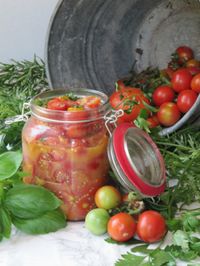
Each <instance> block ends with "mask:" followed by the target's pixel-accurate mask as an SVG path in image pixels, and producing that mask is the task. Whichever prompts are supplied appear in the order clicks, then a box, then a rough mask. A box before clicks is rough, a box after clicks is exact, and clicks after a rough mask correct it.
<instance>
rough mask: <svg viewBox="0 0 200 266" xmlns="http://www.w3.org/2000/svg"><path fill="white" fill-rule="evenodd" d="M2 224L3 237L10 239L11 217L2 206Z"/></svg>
mask: <svg viewBox="0 0 200 266" xmlns="http://www.w3.org/2000/svg"><path fill="white" fill-rule="evenodd" d="M0 224H1V228H2V235H3V236H4V237H6V238H9V237H10V233H11V217H10V214H9V213H8V211H7V210H6V209H4V208H3V207H2V206H1V207H0Z"/></svg>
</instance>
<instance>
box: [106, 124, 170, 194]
mask: <svg viewBox="0 0 200 266" xmlns="http://www.w3.org/2000/svg"><path fill="white" fill-rule="evenodd" d="M108 157H109V160H110V164H111V167H112V170H113V172H114V173H115V175H116V177H117V179H118V181H119V183H120V184H121V185H122V186H123V187H124V188H125V189H126V190H127V191H131V190H137V191H138V192H139V193H140V194H142V195H144V196H156V195H159V194H161V193H162V192H163V191H164V189H165V181H166V176H165V165H164V160H163V157H162V155H161V153H160V151H159V149H158V148H157V146H156V144H155V143H154V142H153V140H152V139H151V138H150V136H149V135H148V134H147V133H145V132H144V131H143V130H141V129H139V128H137V127H134V126H133V125H132V124H130V123H123V124H121V125H119V126H117V127H116V128H115V129H114V131H113V134H112V136H111V138H110V141H109V145H108Z"/></svg>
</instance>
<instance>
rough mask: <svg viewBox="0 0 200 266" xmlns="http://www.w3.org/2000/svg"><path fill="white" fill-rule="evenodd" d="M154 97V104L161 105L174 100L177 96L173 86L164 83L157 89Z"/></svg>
mask: <svg viewBox="0 0 200 266" xmlns="http://www.w3.org/2000/svg"><path fill="white" fill-rule="evenodd" d="M152 98H153V102H154V104H155V105H157V106H160V105H161V104H162V103H165V102H172V101H173V100H174V98H175V93H174V91H173V89H172V88H171V87H169V86H166V85H163V86H159V87H158V88H156V89H155V91H154V92H153V95H152Z"/></svg>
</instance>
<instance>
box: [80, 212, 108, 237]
mask: <svg viewBox="0 0 200 266" xmlns="http://www.w3.org/2000/svg"><path fill="white" fill-rule="evenodd" d="M109 219H110V216H109V214H108V212H107V211H106V210H104V209H101V208H97V209H94V210H91V211H90V212H88V214H87V215H86V217H85V227H86V228H87V229H88V230H89V231H90V232H91V233H93V234H94V235H103V234H105V233H106V232H107V224H108V220H109Z"/></svg>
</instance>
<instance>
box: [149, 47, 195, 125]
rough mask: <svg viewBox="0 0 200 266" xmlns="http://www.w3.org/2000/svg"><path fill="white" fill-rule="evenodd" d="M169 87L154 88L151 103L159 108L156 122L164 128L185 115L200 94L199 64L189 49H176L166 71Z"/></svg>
mask: <svg viewBox="0 0 200 266" xmlns="http://www.w3.org/2000/svg"><path fill="white" fill-rule="evenodd" d="M166 72H167V73H168V75H169V77H170V83H169V85H163V86H159V87H158V88H156V90H155V91H154V93H153V96H152V99H153V103H154V104H155V105H156V106H157V107H158V108H159V109H158V112H157V118H158V121H159V122H160V123H161V124H162V125H164V126H172V125H173V124H175V123H176V122H177V121H178V120H179V119H180V118H181V116H182V115H183V114H185V113H187V112H188V111H189V110H190V108H191V107H192V106H193V104H194V103H195V101H196V99H197V97H198V94H199V93H200V62H199V61H198V60H196V59H194V53H193V51H192V49H191V48H190V47H187V46H181V47H179V48H177V49H176V52H175V54H174V57H173V58H172V60H171V62H170V63H169V64H168V69H167V70H166Z"/></svg>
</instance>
